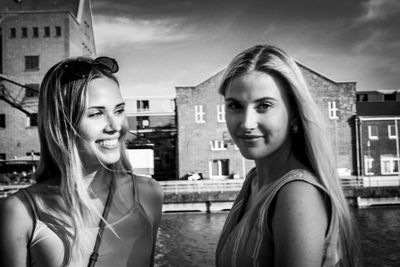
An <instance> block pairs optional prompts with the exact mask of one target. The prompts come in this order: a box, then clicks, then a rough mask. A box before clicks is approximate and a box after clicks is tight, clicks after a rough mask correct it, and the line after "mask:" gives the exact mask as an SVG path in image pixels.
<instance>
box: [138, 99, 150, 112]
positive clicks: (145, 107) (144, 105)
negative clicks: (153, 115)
mask: <svg viewBox="0 0 400 267" xmlns="http://www.w3.org/2000/svg"><path fill="white" fill-rule="evenodd" d="M136 108H137V112H146V111H150V104H149V100H136Z"/></svg>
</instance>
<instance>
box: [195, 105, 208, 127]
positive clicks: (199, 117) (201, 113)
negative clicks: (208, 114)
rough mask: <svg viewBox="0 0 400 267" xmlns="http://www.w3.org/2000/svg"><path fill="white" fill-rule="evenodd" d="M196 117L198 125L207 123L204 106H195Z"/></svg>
mask: <svg viewBox="0 0 400 267" xmlns="http://www.w3.org/2000/svg"><path fill="white" fill-rule="evenodd" d="M194 115H195V121H196V123H205V122H206V121H205V120H204V111H203V105H195V106H194Z"/></svg>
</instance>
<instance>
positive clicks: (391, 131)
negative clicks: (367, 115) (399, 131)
mask: <svg viewBox="0 0 400 267" xmlns="http://www.w3.org/2000/svg"><path fill="white" fill-rule="evenodd" d="M388 135H389V139H397V135H396V125H388Z"/></svg>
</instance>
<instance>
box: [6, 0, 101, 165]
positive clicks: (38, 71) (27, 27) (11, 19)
mask: <svg viewBox="0 0 400 267" xmlns="http://www.w3.org/2000/svg"><path fill="white" fill-rule="evenodd" d="M95 54H96V49H95V43H94V35H93V21H92V12H91V6H90V1H88V0H71V1H52V2H51V1H50V2H49V1H44V0H24V1H16V0H3V1H1V2H0V89H1V90H0V159H12V158H14V157H21V156H25V155H27V154H31V153H35V154H39V153H40V146H39V138H38V134H37V127H36V125H37V121H36V118H37V117H36V116H35V115H36V113H37V104H38V99H37V96H38V91H39V84H40V82H41V80H42V78H43V77H44V75H45V73H46V71H47V70H48V69H49V68H50V67H51V66H52V65H54V64H55V63H56V62H58V61H60V60H61V59H64V58H66V57H72V56H90V57H93V56H94V55H95Z"/></svg>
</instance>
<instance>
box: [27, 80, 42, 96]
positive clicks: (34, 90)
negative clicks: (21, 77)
mask: <svg viewBox="0 0 400 267" xmlns="http://www.w3.org/2000/svg"><path fill="white" fill-rule="evenodd" d="M25 86H26V87H28V88H26V89H25V97H38V96H39V84H37V83H32V84H25Z"/></svg>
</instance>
